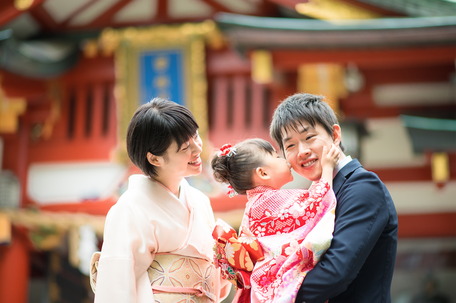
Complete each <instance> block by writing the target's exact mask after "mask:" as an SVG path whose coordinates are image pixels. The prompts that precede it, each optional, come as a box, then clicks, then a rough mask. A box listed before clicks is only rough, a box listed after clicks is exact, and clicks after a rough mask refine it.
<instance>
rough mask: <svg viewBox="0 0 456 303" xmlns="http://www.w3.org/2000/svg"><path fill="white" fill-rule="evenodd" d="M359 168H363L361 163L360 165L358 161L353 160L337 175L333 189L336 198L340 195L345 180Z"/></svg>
mask: <svg viewBox="0 0 456 303" xmlns="http://www.w3.org/2000/svg"><path fill="white" fill-rule="evenodd" d="M359 167H362V165H361V163H359V161H358V159H353V160H351V161H350V162H348V163H347V165H345V166H344V167H342V169H341V170H340V171H339V172H338V173H337V175H336V176H335V177H334V179H333V189H334V193H335V194H336V196H337V195H338V194H339V191H340V189H341V188H342V185H343V184H344V183H345V180H347V179H348V177H349V176H350V175H351V173H352V172H353V171H355V170H356V169H357V168H359Z"/></svg>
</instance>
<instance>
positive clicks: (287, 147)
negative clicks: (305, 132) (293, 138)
mask: <svg viewBox="0 0 456 303" xmlns="http://www.w3.org/2000/svg"><path fill="white" fill-rule="evenodd" d="M293 146H294V144H290V145H287V146H286V147H285V150H288V149H290V148H292V147H293Z"/></svg>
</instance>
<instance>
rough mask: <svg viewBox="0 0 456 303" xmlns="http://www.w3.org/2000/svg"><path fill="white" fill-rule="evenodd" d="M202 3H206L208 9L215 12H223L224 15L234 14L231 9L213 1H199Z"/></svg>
mask: <svg viewBox="0 0 456 303" xmlns="http://www.w3.org/2000/svg"><path fill="white" fill-rule="evenodd" d="M201 1H202V2H204V3H206V4H207V5H209V6H210V7H212V8H213V9H214V11H216V12H224V13H234V12H233V11H232V10H231V9H229V8H228V7H227V6H225V5H223V4H221V3H219V2H217V1H215V0H201Z"/></svg>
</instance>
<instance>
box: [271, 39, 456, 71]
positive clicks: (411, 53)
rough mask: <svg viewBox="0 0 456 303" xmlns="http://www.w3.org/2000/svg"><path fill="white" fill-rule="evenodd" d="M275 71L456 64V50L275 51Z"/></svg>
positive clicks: (439, 47) (435, 48)
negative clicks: (333, 65) (321, 65)
mask: <svg viewBox="0 0 456 303" xmlns="http://www.w3.org/2000/svg"><path fill="white" fill-rule="evenodd" d="M271 53H272V58H273V63H274V67H275V68H276V69H278V70H296V69H297V66H299V65H301V64H309V63H322V62H325V63H340V64H347V63H350V62H352V63H355V64H356V65H358V67H359V68H363V67H375V68H380V69H381V68H392V67H400V66H413V65H421V66H426V65H430V64H440V63H448V62H451V63H453V62H454V58H455V57H456V46H455V45H451V46H436V47H421V48H411V47H409V48H394V49H393V48H391V49H361V50H359V49H358V50H346V49H338V50H272V51H271Z"/></svg>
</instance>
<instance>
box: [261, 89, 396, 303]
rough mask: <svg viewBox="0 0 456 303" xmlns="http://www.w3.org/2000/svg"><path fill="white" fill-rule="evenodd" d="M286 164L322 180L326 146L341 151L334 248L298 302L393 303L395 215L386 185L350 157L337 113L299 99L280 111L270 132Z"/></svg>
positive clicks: (314, 99)
mask: <svg viewBox="0 0 456 303" xmlns="http://www.w3.org/2000/svg"><path fill="white" fill-rule="evenodd" d="M270 133H271V137H272V138H273V139H274V140H275V141H276V142H277V144H278V145H279V147H280V149H281V150H282V152H283V153H284V155H285V157H286V159H287V161H288V162H289V163H290V164H291V166H292V167H293V169H294V170H295V171H296V172H297V173H298V174H300V175H301V176H303V177H305V178H307V179H309V180H311V181H317V180H319V179H320V177H321V173H322V168H321V165H320V158H321V155H322V150H323V146H327V147H328V148H330V147H331V144H333V143H334V144H335V145H336V146H338V147H339V148H340V150H341V153H340V160H339V163H338V164H337V165H336V168H335V170H334V176H335V177H334V180H333V188H334V192H335V194H336V198H337V207H336V221H335V227H334V234H333V236H334V237H333V240H332V242H331V247H330V248H329V249H328V251H327V252H326V254H325V255H324V256H323V258H322V259H321V261H320V262H319V263H318V264H317V265H316V266H315V268H314V269H313V270H312V271H310V272H309V273H308V275H307V276H306V278H305V279H304V282H303V283H302V285H301V288H300V290H299V292H298V295H297V298H296V302H297V303H301V302H307V303H323V302H325V301H326V300H328V299H329V302H330V303H334V302H350V303H357V302H368V303H372V302H382V303H387V302H391V296H390V288H391V280H392V277H393V271H394V263H395V258H396V246H397V229H398V222H397V214H396V209H395V207H394V203H393V201H392V199H391V196H390V195H389V193H388V190H387V189H386V187H385V185H384V184H383V183H382V181H381V180H380V179H379V178H378V177H377V175H376V174H374V173H373V172H369V171H366V170H365V169H364V168H363V167H362V165H361V164H360V163H359V161H358V160H357V159H352V158H351V157H350V156H346V155H345V154H344V153H343V151H344V149H345V148H344V147H343V145H342V143H341V135H342V134H341V129H340V126H339V125H338V122H337V118H336V116H335V114H334V112H333V110H332V109H331V108H330V107H329V106H328V104H326V103H325V102H324V101H323V98H322V97H320V96H315V95H311V94H295V95H293V96H291V97H288V98H287V99H285V101H284V102H282V103H281V104H280V105H279V106H278V107H277V109H276V111H275V113H274V115H273V118H272V123H271V127H270Z"/></svg>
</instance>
